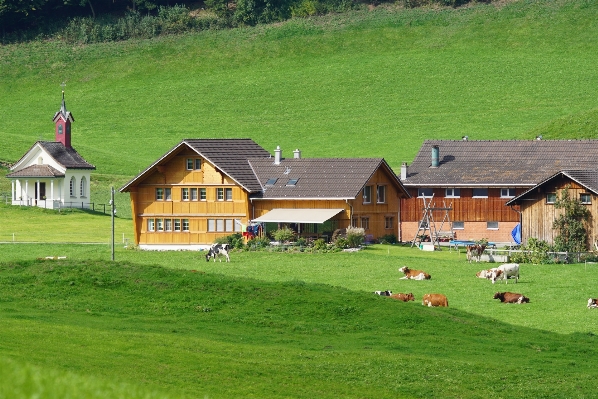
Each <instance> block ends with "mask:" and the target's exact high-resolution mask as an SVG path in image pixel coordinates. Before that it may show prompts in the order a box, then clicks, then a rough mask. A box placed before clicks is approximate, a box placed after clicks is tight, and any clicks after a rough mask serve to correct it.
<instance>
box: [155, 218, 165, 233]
mask: <svg viewBox="0 0 598 399" xmlns="http://www.w3.org/2000/svg"><path fill="white" fill-rule="evenodd" d="M156 226H157V229H158V231H164V224H163V222H162V219H156Z"/></svg>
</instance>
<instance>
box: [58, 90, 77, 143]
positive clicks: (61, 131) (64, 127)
mask: <svg viewBox="0 0 598 399" xmlns="http://www.w3.org/2000/svg"><path fill="white" fill-rule="evenodd" d="M53 120H54V123H55V124H56V140H55V141H58V142H60V143H62V145H63V146H65V147H69V148H70V147H71V123H73V122H74V121H75V118H73V114H71V113H70V112H69V111H67V110H66V104H65V102H64V90H63V91H62V105H61V107H60V111H58V112H56V114H54V119H53Z"/></svg>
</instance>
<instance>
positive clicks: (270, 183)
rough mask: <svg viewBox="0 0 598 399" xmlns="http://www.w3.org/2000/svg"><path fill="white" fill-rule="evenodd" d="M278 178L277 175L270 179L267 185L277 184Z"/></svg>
mask: <svg viewBox="0 0 598 399" xmlns="http://www.w3.org/2000/svg"><path fill="white" fill-rule="evenodd" d="M277 180H278V178H277V177H275V178H273V179H268V181H267V182H266V186H273V185H275V184H276V181H277Z"/></svg>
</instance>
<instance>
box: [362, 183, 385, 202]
mask: <svg viewBox="0 0 598 399" xmlns="http://www.w3.org/2000/svg"><path fill="white" fill-rule="evenodd" d="M371 202H372V186H365V187H364V188H363V203H364V204H369V203H371ZM376 202H377V203H378V204H383V203H385V202H386V186H376Z"/></svg>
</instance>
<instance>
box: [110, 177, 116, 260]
mask: <svg viewBox="0 0 598 399" xmlns="http://www.w3.org/2000/svg"><path fill="white" fill-rule="evenodd" d="M115 213H116V207H115V206H114V186H112V187H110V218H111V219H112V260H113V261H114V214H115Z"/></svg>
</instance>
